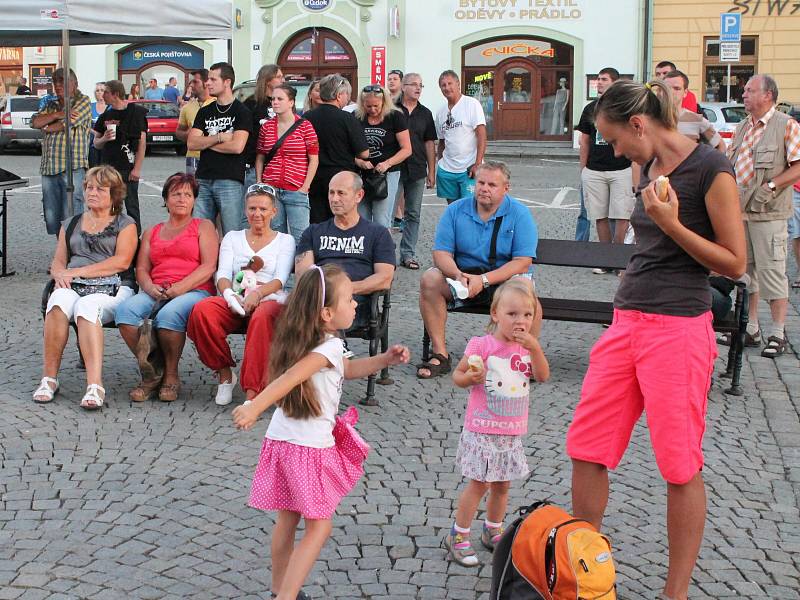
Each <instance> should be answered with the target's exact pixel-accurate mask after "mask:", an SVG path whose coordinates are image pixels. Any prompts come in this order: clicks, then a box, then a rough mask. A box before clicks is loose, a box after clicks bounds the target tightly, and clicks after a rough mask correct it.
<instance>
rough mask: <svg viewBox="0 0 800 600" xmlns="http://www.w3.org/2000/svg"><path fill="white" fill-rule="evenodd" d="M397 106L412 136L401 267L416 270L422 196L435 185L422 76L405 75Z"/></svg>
mask: <svg viewBox="0 0 800 600" xmlns="http://www.w3.org/2000/svg"><path fill="white" fill-rule="evenodd" d="M402 90H403V91H402V92H401V94H400V99H399V100H398V103H397V106H398V107H399V108H400V110H402V111H403V113H405V115H406V117H407V118H408V131H409V134H410V136H411V156H409V157H408V158H407V159H406V160H405V162H403V165H402V168H401V171H400V188H401V191H402V193H403V195H404V196H405V209H404V211H403V237H402V239H401V240H400V264H401V265H402V266H404V267H406V268H407V269H413V270H417V269H419V262H418V261H417V252H416V249H417V239H418V238H419V219H420V215H421V213H422V194H423V193H424V191H425V186H426V184H427V187H428V189H432V188H433V187H434V186H435V185H436V123H435V122H434V120H433V114H432V113H431V111H430V110H428V108H427V107H425V106H423V105H422V104H420V102H419V97H420V94H421V93H422V77H421V76H420V75H419V73H407V74H406V75H405V77H403V88H402Z"/></svg>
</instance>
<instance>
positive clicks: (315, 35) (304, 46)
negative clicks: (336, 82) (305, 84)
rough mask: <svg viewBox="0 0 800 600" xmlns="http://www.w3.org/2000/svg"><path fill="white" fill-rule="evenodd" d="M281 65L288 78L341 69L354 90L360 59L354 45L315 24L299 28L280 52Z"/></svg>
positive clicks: (317, 75)
mask: <svg viewBox="0 0 800 600" xmlns="http://www.w3.org/2000/svg"><path fill="white" fill-rule="evenodd" d="M278 65H279V66H280V67H281V71H283V74H284V76H285V77H286V78H287V79H292V80H295V81H313V80H314V79H319V78H321V77H324V76H325V75H329V74H331V73H340V74H341V75H342V76H343V77H345V78H346V79H347V80H348V81H349V82H350V85H352V86H353V90H354V91H355V90H356V87H357V85H358V60H357V59H356V53H355V52H354V51H353V47H352V46H351V45H350V44H349V43H348V42H347V40H345V39H344V37H342V36H341V35H339V34H338V33H336V32H335V31H333V30H332V29H325V28H319V27H313V28H311V29H304V30H303V31H299V32H298V33H296V34H295V35H294V36H292V38H291V39H289V41H288V42H286V44H284V46H283V48H282V49H281V51H280V53H279V54H278Z"/></svg>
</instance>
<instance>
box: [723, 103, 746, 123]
mask: <svg viewBox="0 0 800 600" xmlns="http://www.w3.org/2000/svg"><path fill="white" fill-rule="evenodd" d="M722 116H724V117H725V122H726V123H738V122H739V121H741V120H742V119H744V118H745V117H746V116H747V111H746V110H745V109H744V106H728V107H725V108H723V109H722Z"/></svg>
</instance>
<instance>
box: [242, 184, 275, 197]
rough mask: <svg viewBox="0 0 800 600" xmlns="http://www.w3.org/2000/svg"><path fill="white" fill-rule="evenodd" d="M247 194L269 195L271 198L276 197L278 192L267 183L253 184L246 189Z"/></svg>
mask: <svg viewBox="0 0 800 600" xmlns="http://www.w3.org/2000/svg"><path fill="white" fill-rule="evenodd" d="M247 193H248V194H259V193H261V194H269V195H270V196H272V197H273V198H275V197H277V195H278V192H277V190H276V189H275V188H274V187H272V186H271V185H269V184H268V183H254V184H253V185H251V186H250V187H249V188H247Z"/></svg>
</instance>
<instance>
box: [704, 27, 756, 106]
mask: <svg viewBox="0 0 800 600" xmlns="http://www.w3.org/2000/svg"><path fill="white" fill-rule="evenodd" d="M703 42H704V44H703V46H704V48H705V52H704V54H703V92H702V97H701V98H700V101H701V102H702V101H705V102H737V103H741V101H742V94H744V86H745V84H746V83H747V80H748V79H750V78H751V77H752V76H753V75H755V74H756V73H757V72H758V68H757V67H758V36H744V37H742V45H741V58H740V60H739V61H738V62H734V63H728V62H722V61H720V59H719V39H718V38H705V39H704V40H703ZM729 65H730V72H729V71H728V66H729ZM729 73H730V75H729ZM728 90H730V94H729V92H728Z"/></svg>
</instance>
